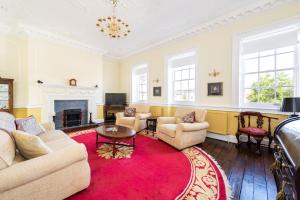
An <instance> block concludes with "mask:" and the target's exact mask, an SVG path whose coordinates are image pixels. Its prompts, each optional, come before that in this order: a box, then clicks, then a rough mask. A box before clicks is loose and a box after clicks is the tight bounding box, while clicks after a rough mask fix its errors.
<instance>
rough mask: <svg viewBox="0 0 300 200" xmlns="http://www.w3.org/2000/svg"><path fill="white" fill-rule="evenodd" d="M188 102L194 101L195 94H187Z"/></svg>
mask: <svg viewBox="0 0 300 200" xmlns="http://www.w3.org/2000/svg"><path fill="white" fill-rule="evenodd" d="M189 101H195V92H189Z"/></svg>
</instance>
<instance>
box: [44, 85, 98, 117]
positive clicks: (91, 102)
mask: <svg viewBox="0 0 300 200" xmlns="http://www.w3.org/2000/svg"><path fill="white" fill-rule="evenodd" d="M40 94H41V99H42V121H43V122H47V121H51V120H53V116H55V110H54V101H55V100H87V101H88V113H92V120H93V121H95V122H97V105H102V104H103V103H102V90H101V88H95V87H82V86H81V87H80V86H61V85H49V84H43V85H41V87H40Z"/></svg>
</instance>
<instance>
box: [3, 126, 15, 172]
mask: <svg viewBox="0 0 300 200" xmlns="http://www.w3.org/2000/svg"><path fill="white" fill-rule="evenodd" d="M15 153H16V146H15V143H14V141H13V139H12V138H11V136H10V135H9V134H8V133H7V132H5V131H2V130H0V159H1V161H0V162H1V163H2V164H0V165H1V166H2V167H3V166H4V164H3V163H5V164H6V165H7V166H10V165H12V163H13V160H14V159H15ZM1 166H0V168H1Z"/></svg>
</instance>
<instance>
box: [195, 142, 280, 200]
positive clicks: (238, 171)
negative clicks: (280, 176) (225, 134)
mask: <svg viewBox="0 0 300 200" xmlns="http://www.w3.org/2000/svg"><path fill="white" fill-rule="evenodd" d="M200 148H202V149H203V150H205V151H206V152H207V153H208V154H210V155H211V156H212V157H213V158H214V159H215V160H216V161H217V162H218V163H219V165H220V166H221V167H222V169H223V170H224V172H225V173H226V175H227V177H228V180H229V182H230V185H231V190H232V197H233V199H241V200H274V199H276V193H277V189H276V184H275V181H274V178H273V175H272V173H271V171H270V166H271V164H272V163H273V162H274V159H273V156H272V154H271V153H269V152H268V151H267V149H266V148H262V155H261V156H258V155H256V154H255V152H254V151H255V146H253V147H252V148H251V149H248V147H247V145H246V144H242V145H241V146H240V148H239V149H237V148H236V147H235V145H234V144H232V143H227V142H223V141H218V140H214V139H209V138H208V139H207V140H206V141H205V143H204V144H202V145H201V146H200Z"/></svg>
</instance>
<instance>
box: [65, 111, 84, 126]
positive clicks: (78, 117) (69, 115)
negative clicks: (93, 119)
mask: <svg viewBox="0 0 300 200" xmlns="http://www.w3.org/2000/svg"><path fill="white" fill-rule="evenodd" d="M81 121H82V112H81V109H68V110H64V111H63V126H64V127H72V126H80V125H81Z"/></svg>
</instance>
